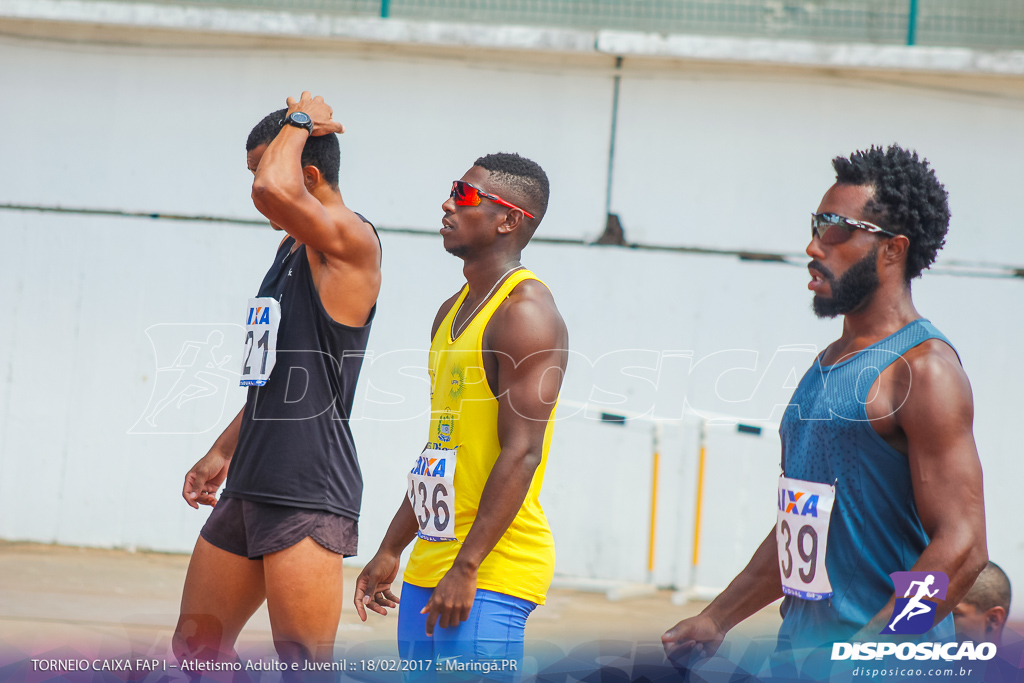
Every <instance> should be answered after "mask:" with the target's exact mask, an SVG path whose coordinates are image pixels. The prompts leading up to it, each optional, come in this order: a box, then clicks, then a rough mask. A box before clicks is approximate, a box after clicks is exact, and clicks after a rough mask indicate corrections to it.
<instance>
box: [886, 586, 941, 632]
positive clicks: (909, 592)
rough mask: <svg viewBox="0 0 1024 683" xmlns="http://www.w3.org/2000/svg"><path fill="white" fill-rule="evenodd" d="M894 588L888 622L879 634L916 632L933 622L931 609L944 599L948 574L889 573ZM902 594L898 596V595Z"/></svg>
mask: <svg viewBox="0 0 1024 683" xmlns="http://www.w3.org/2000/svg"><path fill="white" fill-rule="evenodd" d="M889 577H890V578H891V579H892V584H893V586H894V587H895V589H896V606H895V607H893V609H892V621H890V622H889V624H888V625H887V626H886V627H885V628H883V629H882V631H881V633H884V634H887V635H891V634H893V633H904V634H916V635H920V634H922V633H924V632H925V631H927V630H929V629H930V628H931V627H932V626H934V625H935V610H936V608H937V607H938V603H939V601H941V600H945V599H946V590H948V589H949V577H948V576H946V575H945V574H944V573H942V572H893V573H892V574H889ZM901 596H902V597H901Z"/></svg>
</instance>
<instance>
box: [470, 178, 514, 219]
mask: <svg viewBox="0 0 1024 683" xmlns="http://www.w3.org/2000/svg"><path fill="white" fill-rule="evenodd" d="M450 196H451V197H452V199H454V200H455V205H456V206H480V198H481V197H483V198H484V199H490V200H491V201H492V202H494V203H495V204H501V205H502V206H507V207H508V208H510V209H518V210H520V211H522V212H523V215H525V216H526V217H527V218H533V214H532V213H530V212H529V211H527V210H526V209H524V208H522V207H520V206H516V205H515V204H510V203H509V202H506V201H505V200H504V199H502V198H501V197H499V196H498V195H496V194H491V193H489V192H484V191H483V190H481V189H480V188H479V187H476V186H474V185H470V184H469V183H467V182H466V181H464V180H455V181H453V182H452V193H451V195H450Z"/></svg>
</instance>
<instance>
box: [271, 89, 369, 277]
mask: <svg viewBox="0 0 1024 683" xmlns="http://www.w3.org/2000/svg"><path fill="white" fill-rule="evenodd" d="M294 112H303V113H305V114H308V115H309V116H310V118H311V119H312V120H313V131H312V135H313V136H314V137H315V136H321V135H333V134H335V133H343V132H344V130H345V128H344V126H342V125H341V124H340V123H338V122H336V121H334V120H332V116H333V110H332V109H331V108H330V107H329V106H328V105H327V104H326V103H325V102H324V101H323V98H321V97H315V98H314V97H311V96H310V94H309V93H308V92H304V93H302V97H301V98H300V99H299V100H298V101H296V100H295V99H294V98H291V97H289V98H288V112H287V114H286V116H287V115H290V114H292V113H294ZM309 137H310V132H309V131H307V130H306V129H305V128H299V127H296V126H292V125H287V124H286V125H284V126H283V127H282V128H281V132H280V133H278V135H277V137H275V138H274V140H273V141H272V142H271V143H270V144H269V145H268V146H267V149H266V151H265V152H264V153H263V156H262V158H261V159H260V162H259V166H258V167H257V168H255V169H253V171H254V173H255V176H256V177H255V178H254V180H253V184H252V201H253V204H254V205H255V206H256V208H257V209H258V210H259V212H260V213H262V214H263V215H264V216H266V217H267V220H269V221H270V222H271V224H273V225H275V226H277V227H279V228H281V229H283V230H284V231H286V232H287V233H288V234H290V235H293V236H294V237H295V238H296V239H297V240H299V241H300V242H302V243H303V244H306V245H308V246H309V247H312V248H313V249H315V250H316V251H319V252H321V253H323V254H324V255H326V256H328V257H332V258H335V259H340V260H343V261H358V260H359V259H361V258H363V257H367V255H372V256H373V257H374V258H375V256H376V253H377V242H376V238H375V237H373V234H372V231H368V230H367V229H366V227H365V226H364V225H363V221H362V220H361V219H360V218H359V216H357V215H356V214H355V213H354V212H352V211H351V210H349V209H348V208H347V207H346V206H345V205H344V203H343V202H342V200H341V195H340V193H339V192H338V188H337V186H336V184H335V185H332V184H331V183H329V182H327V181H326V180H325V179H324V177H323V174H322V173H321V171H320V169H319V168H317V167H316V166H314V165H306V166H303V164H302V151H303V148H304V147H305V145H306V140H307V139H308V138H309Z"/></svg>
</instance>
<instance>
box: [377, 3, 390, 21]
mask: <svg viewBox="0 0 1024 683" xmlns="http://www.w3.org/2000/svg"><path fill="white" fill-rule="evenodd" d="M389 14H391V0H380V18H381V19H387V18H388V15H389Z"/></svg>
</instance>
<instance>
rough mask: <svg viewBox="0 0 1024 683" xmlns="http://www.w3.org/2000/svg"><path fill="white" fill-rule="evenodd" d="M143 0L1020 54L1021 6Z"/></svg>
mask: <svg viewBox="0 0 1024 683" xmlns="http://www.w3.org/2000/svg"><path fill="white" fill-rule="evenodd" d="M121 1H123V2H129V1H131V0H121ZM146 1H147V2H162V3H168V4H189V5H207V6H220V7H239V8H242V7H244V8H260V9H274V10H285V11H289V10H290V11H303V12H328V13H332V14H347V15H354V16H383V17H394V18H399V19H415V20H429V21H450V22H459V23H486V24H521V25H534V26H548V27H563V28H579V29H589V30H594V29H620V30H629V31H649V32H657V33H688V34H705V35H721V36H743V37H767V38H787V39H800V40H814V41H822V42H832V41H842V42H867V43H879V44H889V45H905V44H917V45H932V46H959V47H974V48H983V49H1017V48H1024V0H722V1H716V0H146Z"/></svg>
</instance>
